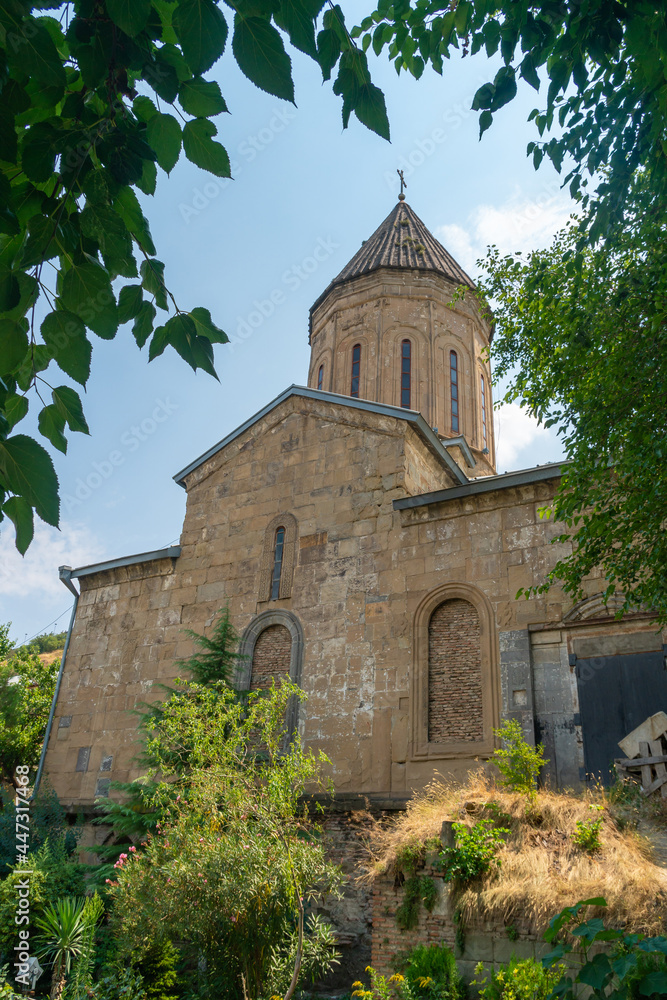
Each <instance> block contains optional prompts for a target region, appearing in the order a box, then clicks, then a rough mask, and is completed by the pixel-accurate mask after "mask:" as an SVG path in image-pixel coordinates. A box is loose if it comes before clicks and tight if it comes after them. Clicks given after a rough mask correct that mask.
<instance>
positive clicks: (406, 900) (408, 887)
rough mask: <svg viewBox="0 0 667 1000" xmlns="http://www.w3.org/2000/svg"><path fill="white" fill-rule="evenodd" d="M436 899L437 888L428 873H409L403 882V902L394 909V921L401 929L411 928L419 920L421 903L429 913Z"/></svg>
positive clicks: (407, 929)
mask: <svg viewBox="0 0 667 1000" xmlns="http://www.w3.org/2000/svg"><path fill="white" fill-rule="evenodd" d="M437 899H438V890H437V889H436V887H435V883H434V881H433V879H431V878H429V877H428V875H421V876H420V875H411V876H410V878H409V879H408V880H407V881H406V883H405V890H404V894H403V902H402V903H401V904H400V906H399V907H398V908H397V910H396V923H397V924H398V926H399V927H400V928H401V930H402V931H409V930H412V929H413V928H415V927H416V926H417V923H418V921H419V909H420V907H421V904H422V903H423V904H424V907H425V909H426V910H428V912H429V913H430V912H431V910H432V909H433V907H434V906H435V904H436V901H437Z"/></svg>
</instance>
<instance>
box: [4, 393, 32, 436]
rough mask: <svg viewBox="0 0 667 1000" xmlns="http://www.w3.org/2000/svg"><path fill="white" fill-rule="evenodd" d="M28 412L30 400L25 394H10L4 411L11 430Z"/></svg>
mask: <svg viewBox="0 0 667 1000" xmlns="http://www.w3.org/2000/svg"><path fill="white" fill-rule="evenodd" d="M27 412H28V400H27V399H26V397H25V396H18V395H15V396H10V397H9V399H8V400H7V402H6V403H5V405H4V413H5V418H6V420H7V423H8V424H9V430H10V431H11V430H12V429H13V428H14V427H16V425H17V424H18V423H19V421H21V420H23V418H24V417H25V415H26V413H27Z"/></svg>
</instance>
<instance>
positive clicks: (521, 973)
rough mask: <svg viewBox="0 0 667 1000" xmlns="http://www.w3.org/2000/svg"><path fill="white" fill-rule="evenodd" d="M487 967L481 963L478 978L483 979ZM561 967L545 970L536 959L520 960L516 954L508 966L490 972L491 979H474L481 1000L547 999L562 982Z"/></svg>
mask: <svg viewBox="0 0 667 1000" xmlns="http://www.w3.org/2000/svg"><path fill="white" fill-rule="evenodd" d="M483 971H484V966H483V965H482V963H481V962H480V963H479V964H478V965H477V967H476V968H475V976H476V977H477V976H481V974H482V973H483ZM561 972H562V967H560V966H558V967H554V968H551V969H545V968H544V967H543V966H542V965H541V963H540V962H536V961H535V959H534V958H524V959H517V958H516V957H515V956H514V955H512V957H511V958H510V960H509V962H508V963H507V964H506V965H501V966H500V968H499V969H496V970H495V971H492V972H491V977H490V978H488V977H487V976H482V978H481V979H477V978H475V979H474V980H473V985H476V986H478V987H479V988H480V989H479V996H480V1000H548V998H549V997H551V996H552V995H553V989H554V986H555V985H556V983H557V982H558V980H559V979H560V976H561Z"/></svg>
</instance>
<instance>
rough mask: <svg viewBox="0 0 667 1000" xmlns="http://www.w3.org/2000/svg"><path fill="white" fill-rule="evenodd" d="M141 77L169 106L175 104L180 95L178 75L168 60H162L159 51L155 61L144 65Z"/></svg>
mask: <svg viewBox="0 0 667 1000" xmlns="http://www.w3.org/2000/svg"><path fill="white" fill-rule="evenodd" d="M141 75H142V77H143V78H144V80H145V81H146V83H148V84H150V86H151V87H152V88H153V90H154V91H155V93H156V94H157V95H158V97H161V98H162V100H163V101H167V102H168V103H169V104H173V103H174V101H175V100H176V97H177V95H178V74H177V72H176V70H175V69H174V67H173V66H172V65H171V64H170V63H168V62H167V61H166V59H162V58H161V56H160V54H159V50H158V55H157V56H156V57H155V59H154V60H153V61H152V62H147V63H146V64H145V65H144V68H143V70H142V73H141Z"/></svg>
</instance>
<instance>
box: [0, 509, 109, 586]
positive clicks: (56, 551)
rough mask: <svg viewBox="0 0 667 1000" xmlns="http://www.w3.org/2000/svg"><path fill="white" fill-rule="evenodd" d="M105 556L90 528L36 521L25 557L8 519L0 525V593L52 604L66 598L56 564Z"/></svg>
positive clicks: (81, 562) (80, 562) (76, 563)
mask: <svg viewBox="0 0 667 1000" xmlns="http://www.w3.org/2000/svg"><path fill="white" fill-rule="evenodd" d="M103 556H104V547H103V545H102V544H101V543H100V541H99V540H98V539H97V537H96V536H95V535H94V534H93V533H92V532H91V531H90V529H89V528H87V527H85V526H83V525H77V524H63V525H62V528H61V530H60V531H58V530H57V529H56V528H51V527H50V526H49V525H47V524H44V522H43V521H37V522H36V524H35V537H34V538H33V540H32V544H31V545H30V548H29V549H28V551H27V552H26V554H25V556H21V555H20V553H19V552H18V551H17V549H16V547H15V545H14V530H13V528H12V526H11V524H10V522H9V521H8V520H6V519H5V521H3V523H2V526H1V527H0V595H5V596H7V597H12V598H21V597H23V598H25V597H32V598H35V599H36V600H38V601H41V602H45V603H48V604H52V603H54V602H56V601H58V602H60V603H62V602H63V599H66V593H65V588H64V587H63V585H62V583H61V582H60V580H59V579H58V567H59V566H85V565H87V564H88V563H94V562H97V561H98V560H100V559H101V558H102V557H103Z"/></svg>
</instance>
